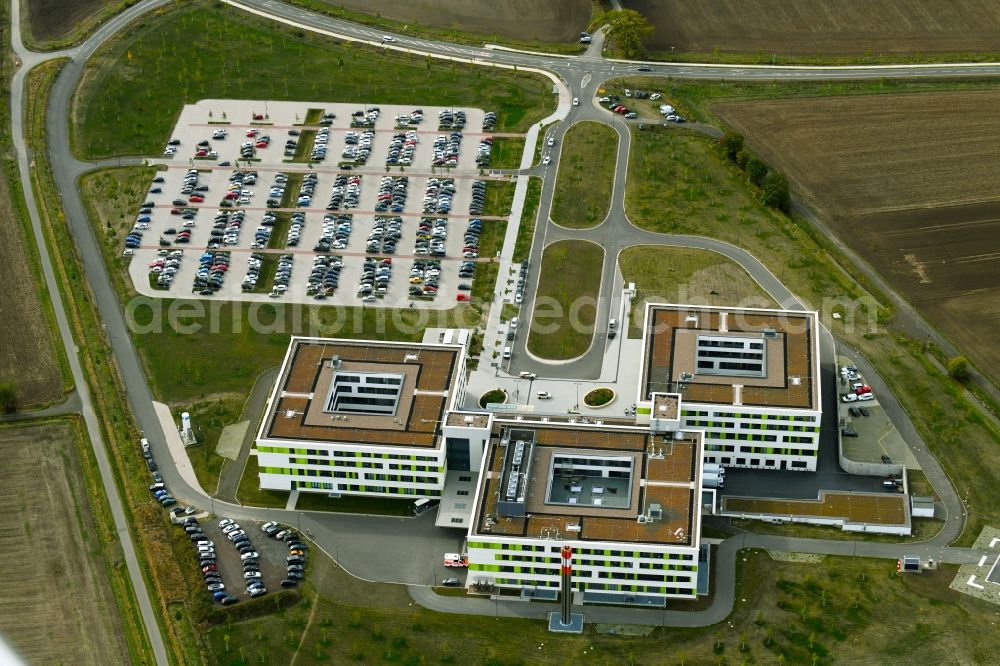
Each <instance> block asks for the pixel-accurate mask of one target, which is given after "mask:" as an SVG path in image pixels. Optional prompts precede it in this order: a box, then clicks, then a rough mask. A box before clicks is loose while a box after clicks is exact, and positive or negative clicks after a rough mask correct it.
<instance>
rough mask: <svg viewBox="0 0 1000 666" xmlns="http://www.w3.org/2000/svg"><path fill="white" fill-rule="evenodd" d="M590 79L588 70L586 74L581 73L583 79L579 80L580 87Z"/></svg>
mask: <svg viewBox="0 0 1000 666" xmlns="http://www.w3.org/2000/svg"><path fill="white" fill-rule="evenodd" d="M590 79H591V76H590V72H587V73H586V74H584V75H583V80H582V81H580V87H581V88H586V87H587V84H589V83H590Z"/></svg>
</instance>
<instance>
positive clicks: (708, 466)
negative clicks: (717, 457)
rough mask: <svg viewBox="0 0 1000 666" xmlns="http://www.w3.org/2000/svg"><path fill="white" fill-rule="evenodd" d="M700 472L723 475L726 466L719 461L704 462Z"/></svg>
mask: <svg viewBox="0 0 1000 666" xmlns="http://www.w3.org/2000/svg"><path fill="white" fill-rule="evenodd" d="M701 473H702V474H715V475H717V476H725V475H726V468H725V467H723V466H722V465H720V464H719V463H705V464H704V465H702V466H701Z"/></svg>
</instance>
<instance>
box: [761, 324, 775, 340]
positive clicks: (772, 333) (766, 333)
mask: <svg viewBox="0 0 1000 666" xmlns="http://www.w3.org/2000/svg"><path fill="white" fill-rule="evenodd" d="M762 333H763V334H764V337H765V338H776V337H778V332H777V331H775V330H774V329H773V328H771V327H770V326H768V327H767V328H765V329H764V330H763V331H762Z"/></svg>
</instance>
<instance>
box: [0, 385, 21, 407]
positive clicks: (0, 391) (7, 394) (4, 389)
mask: <svg viewBox="0 0 1000 666" xmlns="http://www.w3.org/2000/svg"><path fill="white" fill-rule="evenodd" d="M18 407H20V403H19V402H18V399H17V386H15V385H14V384H13V383H12V382H0V409H2V410H3V411H4V413H6V414H13V413H14V412H16V411H17V408H18Z"/></svg>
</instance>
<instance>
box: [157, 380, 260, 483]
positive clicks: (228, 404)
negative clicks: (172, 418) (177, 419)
mask: <svg viewBox="0 0 1000 666" xmlns="http://www.w3.org/2000/svg"><path fill="white" fill-rule="evenodd" d="M245 403H246V394H245V393H228V394H225V395H218V396H213V397H212V399H210V400H200V401H198V402H193V403H187V404H179V405H171V406H170V412H171V413H172V414H180V413H181V412H188V413H190V414H191V422H192V424H193V426H194V427H195V429H196V432H197V434H198V446H192V447H189V448H188V449H187V453H188V458H190V459H191V465H192V467H194V471H195V474H196V475H197V476H198V483H200V484H201V487H202V488H204V489H205V491H206V492H208V493H210V494H211V493H214V492H215V489H216V487H218V485H219V473H220V472H221V471H222V463H223V462H225V460H226V459H225V458H223V457H222V456H220V455H218V454H217V453H216V452H215V447H216V446H217V445H218V443H219V436H220V435H221V434H222V429H223V428H225V427H226V426H228V425H232V424H234V423H237V422H239V420H240V416H241V415H242V413H243V405H244V404H245ZM250 427H251V428H253V427H254V424H253V423H251V424H250Z"/></svg>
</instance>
